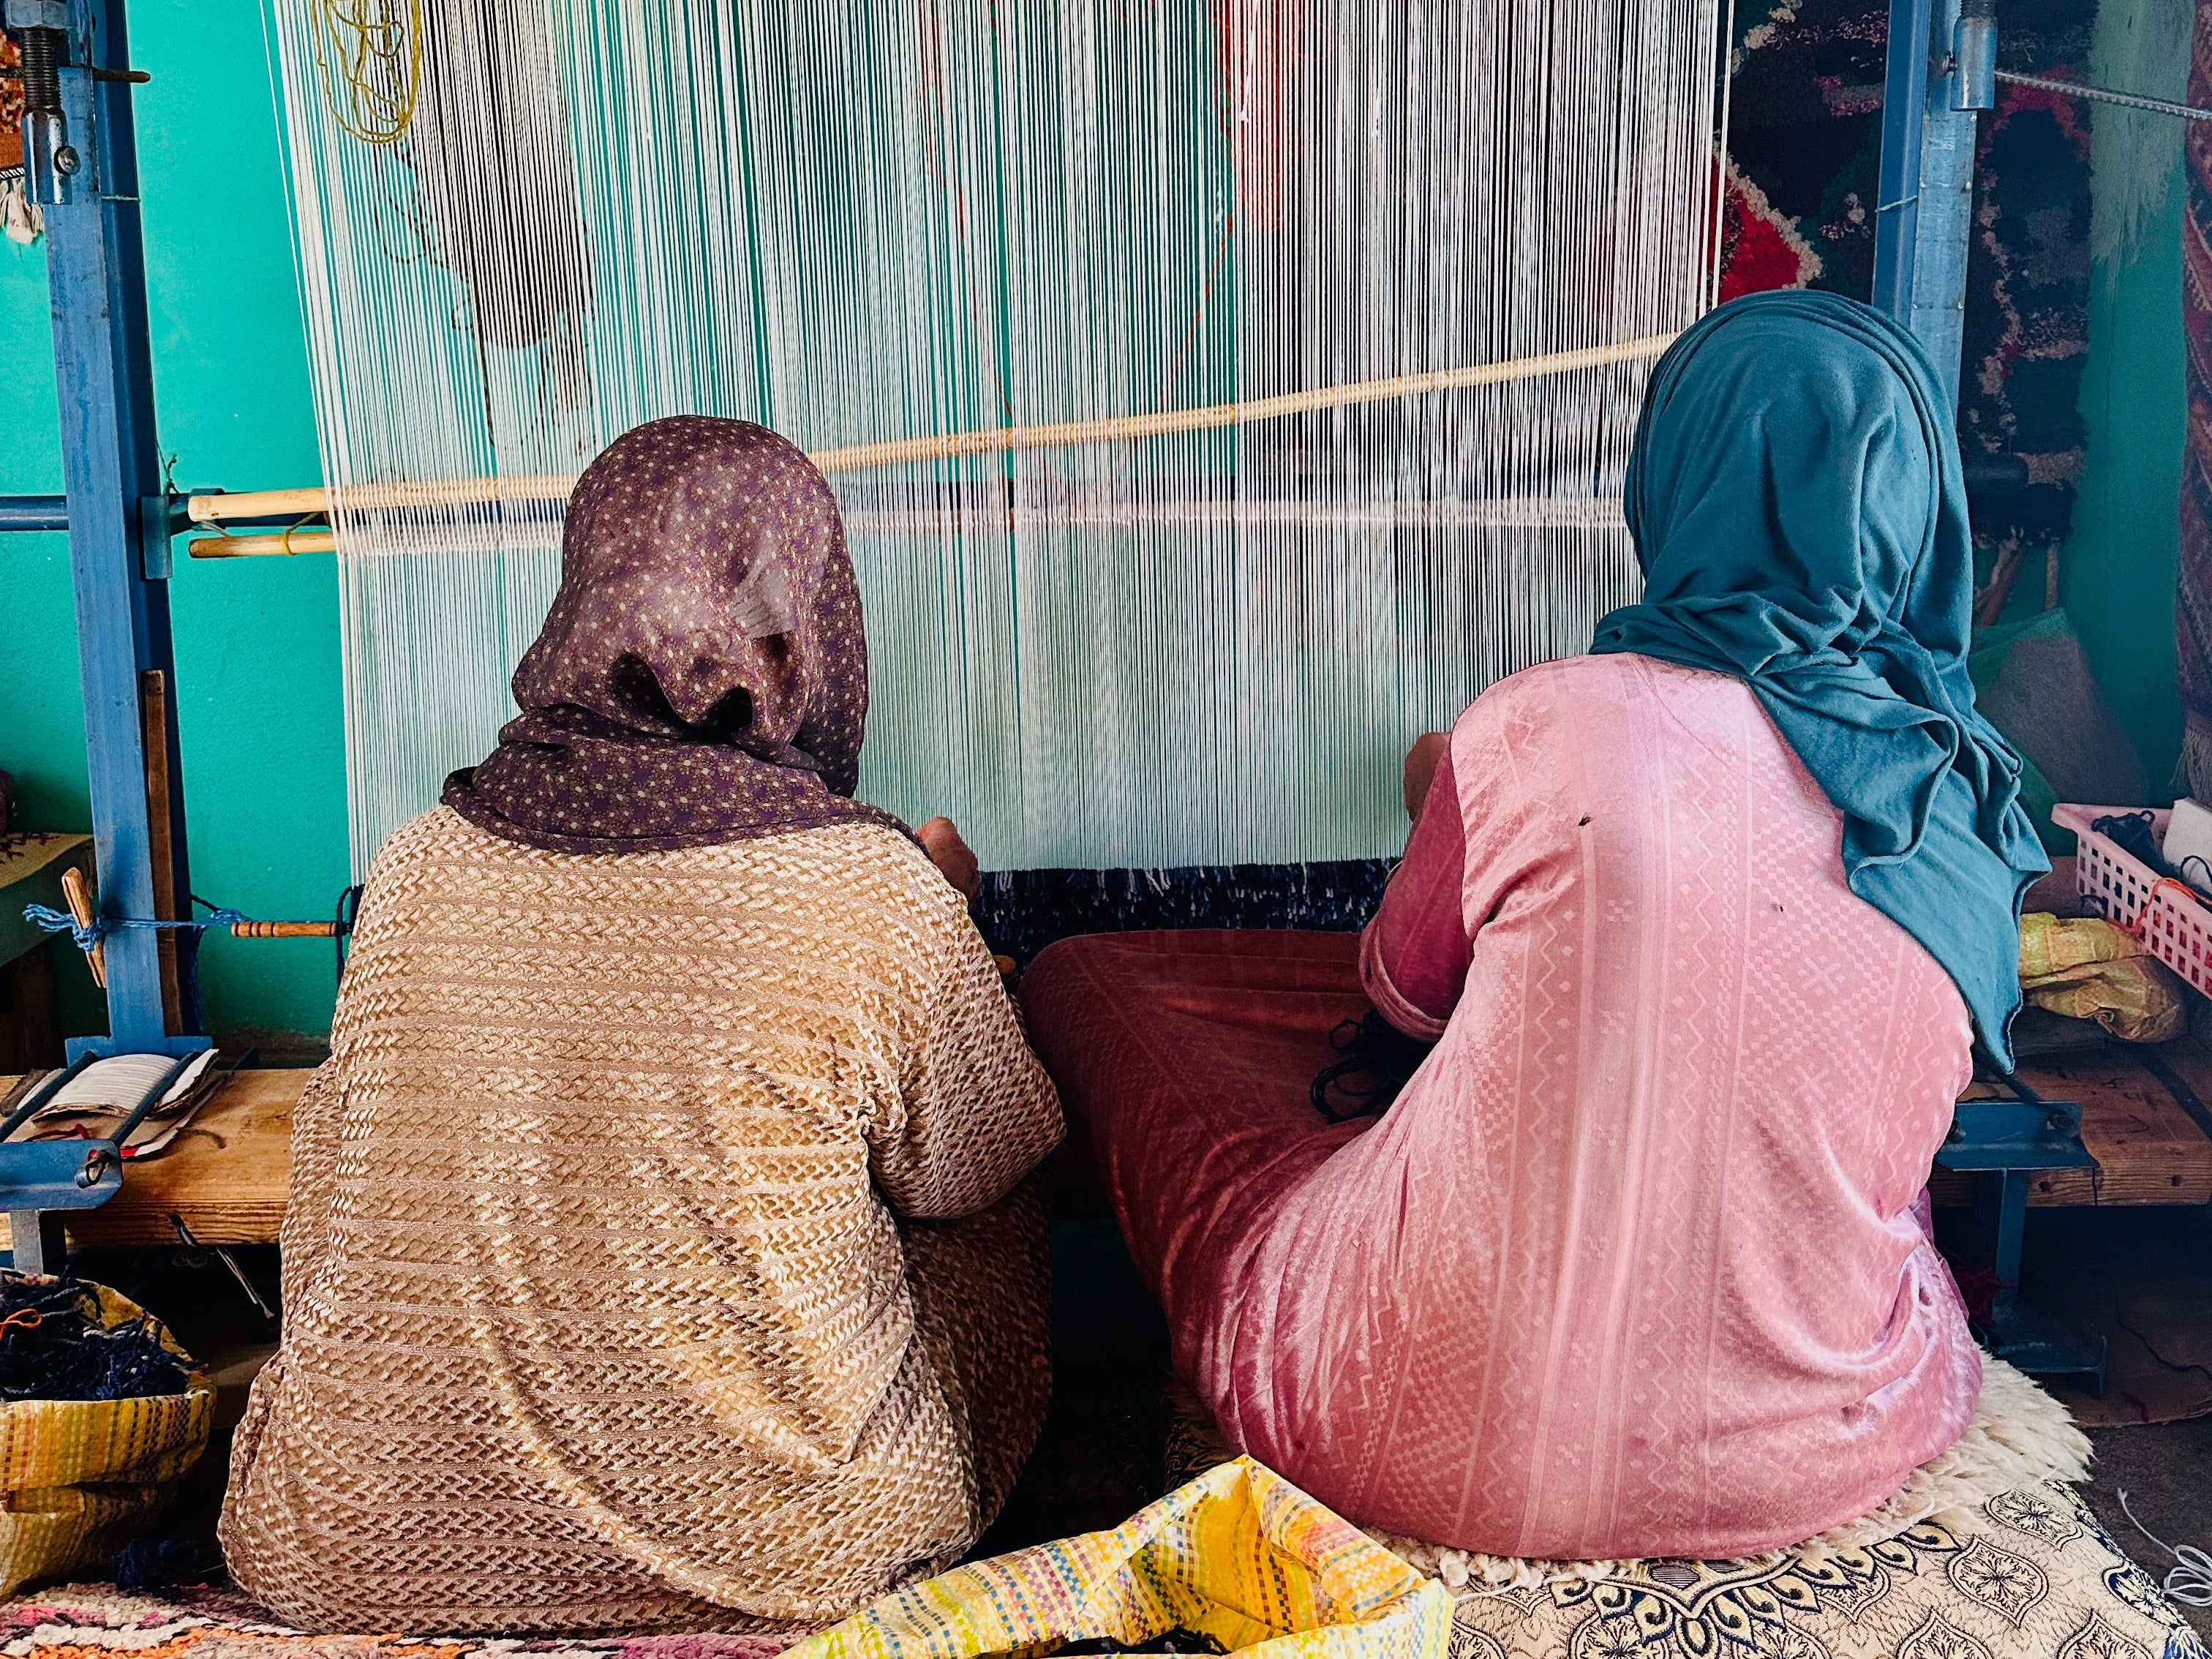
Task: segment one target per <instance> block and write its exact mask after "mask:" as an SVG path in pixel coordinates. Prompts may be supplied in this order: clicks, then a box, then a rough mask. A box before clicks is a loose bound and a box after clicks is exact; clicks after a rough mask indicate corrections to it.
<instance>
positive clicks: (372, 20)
mask: <svg viewBox="0 0 2212 1659" xmlns="http://www.w3.org/2000/svg"><path fill="white" fill-rule="evenodd" d="M403 6H404V8H405V14H404V16H402V15H401V9H402V7H403ZM314 16H315V63H316V64H317V66H318V67H319V68H320V69H321V70H322V72H323V96H324V99H325V101H326V102H327V103H328V104H329V105H330V110H331V119H332V120H334V121H336V122H337V124H338V125H339V127H340V128H341V129H343V131H346V132H348V133H349V134H351V135H352V136H353V137H356V138H358V139H360V140H361V141H362V143H365V144H390V143H398V140H399V139H400V138H401V137H403V136H404V134H405V133H406V131H407V128H408V125H409V124H410V122H412V121H413V120H414V118H415V98H416V93H417V92H418V91H419V90H420V89H421V88H422V0H317V3H316V6H315V13H314ZM403 59H404V66H403V63H402V60H403Z"/></svg>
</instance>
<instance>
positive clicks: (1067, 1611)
mask: <svg viewBox="0 0 2212 1659" xmlns="http://www.w3.org/2000/svg"><path fill="white" fill-rule="evenodd" d="M1451 1618H1452V1609H1451V1598H1450V1596H1449V1595H1448V1594H1447V1593H1446V1591H1445V1589H1444V1588H1443V1585H1441V1584H1439V1583H1435V1582H1434V1581H1433V1580H1431V1579H1428V1578H1425V1577H1422V1576H1421V1575H1420V1574H1419V1573H1418V1572H1416V1571H1413V1568H1411V1567H1409V1566H1407V1565H1406V1564H1405V1563H1404V1562H1403V1561H1401V1560H1400V1559H1398V1558H1397V1557H1396V1556H1395V1555H1393V1554H1392V1553H1390V1552H1389V1550H1387V1549H1384V1548H1383V1547H1382V1546H1381V1545H1380V1544H1377V1543H1376V1542H1375V1541H1373V1540H1372V1539H1370V1538H1369V1537H1368V1536H1367V1535H1366V1534H1364V1533H1363V1532H1361V1531H1360V1530H1359V1529H1358V1528H1356V1527H1353V1526H1352V1525H1351V1524H1350V1523H1349V1522H1346V1521H1344V1520H1343V1519H1341V1518H1340V1517H1339V1516H1336V1515H1334V1514H1333V1513H1332V1512H1331V1511H1329V1510H1327V1509H1325V1508H1324V1507H1322V1504H1319V1503H1317V1502H1316V1501H1315V1500H1314V1499H1313V1498H1309V1497H1308V1496H1306V1494H1305V1493H1304V1492H1300V1491H1299V1490H1298V1489H1297V1487H1296V1486H1292V1485H1291V1483H1290V1482H1289V1481H1287V1480H1284V1479H1283V1478H1282V1477H1281V1476H1280V1475H1279V1474H1275V1473H1274V1472H1273V1471H1272V1470H1270V1469H1268V1468H1264V1467H1262V1466H1261V1465H1260V1464H1258V1463H1255V1462H1253V1461H1252V1460H1251V1459H1250V1458H1249V1457H1240V1458H1238V1459H1237V1460H1236V1461H1235V1462H1230V1463H1224V1464H1221V1465H1219V1466H1218V1468H1213V1469H1210V1470H1208V1471H1207V1472H1206V1474H1201V1475H1200V1476H1199V1477H1198V1478H1197V1479H1196V1480H1193V1481H1191V1482H1190V1483H1189V1484H1188V1485H1187V1486H1181V1487H1178V1488H1177V1489H1176V1491H1174V1492H1170V1493H1169V1494H1168V1495H1167V1496H1166V1497H1165V1498H1161V1499H1160V1500H1159V1502H1158V1503H1157V1504H1151V1505H1149V1506H1148V1507H1146V1508H1145V1509H1142V1510H1139V1511H1138V1512H1137V1513H1136V1514H1135V1515H1134V1516H1131V1517H1130V1518H1129V1519H1128V1520H1127V1521H1125V1522H1122V1523H1121V1525H1120V1526H1118V1527H1116V1528H1114V1529H1113V1530H1111V1531H1110V1532H1094V1533H1086V1534H1084V1535H1083V1536H1081V1537H1079V1538H1069V1539H1063V1540H1061V1541H1059V1542H1057V1543H1052V1544H1041V1545H1038V1546H1037V1547H1035V1548H1033V1549H1026V1550H1017V1551H1016V1552H1014V1553H1012V1555H1002V1556H1000V1557H998V1558H997V1559H995V1560H990V1561H977V1562H972V1563H970V1564H969V1565H966V1566H962V1567H956V1568H954V1569H953V1570H952V1571H951V1572H947V1573H942V1574H940V1575H939V1576H938V1577H935V1578H932V1579H928V1580H927V1581H925V1582H923V1583H919V1584H914V1585H909V1586H908V1588H907V1589H902V1590H895V1591H893V1592H892V1593H891V1594H890V1595H886V1596H884V1597H883V1598H882V1599H881V1600H879V1601H876V1602H874V1603H872V1605H870V1606H868V1607H864V1608H862V1609H861V1610H860V1612H859V1613H854V1615H853V1616H852V1617H851V1618H850V1619H848V1620H845V1622H844V1623H842V1624H841V1625H836V1626H831V1627H830V1628H829V1629H828V1630H826V1631H823V1632H821V1633H820V1634H819V1635H817V1636H813V1637H810V1638H807V1640H806V1641H805V1642H803V1643H801V1644H799V1646H797V1647H794V1648H792V1649H789V1650H787V1652H786V1653H785V1656H784V1659H923V1656H927V1659H995V1656H999V1655H1013V1654H1020V1655H1023V1656H1024V1659H1030V1656H1036V1659H1042V1656H1050V1655H1070V1654H1085V1653H1088V1654H1097V1653H1168V1652H1174V1653H1207V1652H1212V1653H1239V1654H1243V1653H1249V1654H1251V1655H1253V1656H1255V1659H1443V1654H1444V1650H1445V1644H1446V1642H1447V1639H1448V1638H1449V1635H1450V1631H1451Z"/></svg>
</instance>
